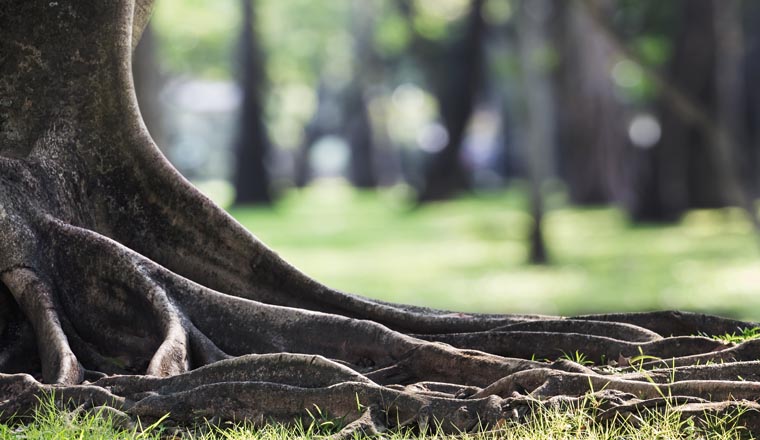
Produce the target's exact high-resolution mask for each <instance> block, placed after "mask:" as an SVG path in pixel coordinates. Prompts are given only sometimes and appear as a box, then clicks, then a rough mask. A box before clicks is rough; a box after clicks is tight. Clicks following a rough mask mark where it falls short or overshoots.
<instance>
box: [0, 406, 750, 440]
mask: <svg viewBox="0 0 760 440" xmlns="http://www.w3.org/2000/svg"><path fill="white" fill-rule="evenodd" d="M599 405H600V402H598V401H595V400H594V399H593V398H591V397H588V398H586V399H583V401H582V402H580V403H579V404H575V405H566V406H563V407H554V408H552V409H546V410H540V411H535V412H533V416H531V417H527V419H526V418H525V415H526V414H527V413H529V412H530V411H529V408H528V407H523V408H521V409H516V415H517V416H518V417H520V418H522V419H523V422H522V423H515V422H512V421H505V422H504V423H503V424H501V425H500V426H499V427H498V428H496V429H494V430H491V431H482V432H480V433H475V434H464V433H463V434H459V435H457V436H446V435H443V434H436V433H435V432H436V431H437V429H435V428H433V429H432V433H427V434H422V435H415V434H413V433H411V432H409V431H408V432H401V433H396V434H389V435H387V437H386V438H387V439H389V440H406V439H425V440H433V439H441V440H443V439H452V440H453V439H454V438H456V439H459V440H496V439H499V440H518V439H521V440H549V439H551V440H565V439H566V440H571V439H587V440H602V439H609V440H620V439H626V440H651V439H660V440H671V439H672V440H676V439H679V440H680V439H709V440H734V439H737V440H738V439H746V438H752V437H751V436H749V435H748V434H749V433H748V432H746V430H745V429H744V428H742V427H741V426H740V425H739V424H738V421H739V418H740V416H741V413H739V412H736V413H733V414H726V415H724V416H721V417H717V416H710V415H705V416H704V417H700V418H696V419H685V420H682V418H681V417H680V415H679V414H678V413H677V412H676V411H674V410H673V409H672V408H671V407H668V408H666V409H665V410H664V411H662V412H655V411H649V410H643V411H642V412H640V413H639V414H636V415H634V416H630V417H629V418H627V419H623V418H618V419H615V420H613V422H612V423H603V424H602V423H597V422H595V421H594V420H595V417H596V415H597V414H598V411H600V409H599ZM333 426H334V425H333V424H326V421H325V419H324V417H323V416H322V415H313V416H312V419H311V421H308V420H307V421H306V422H304V423H302V424H300V425H296V426H293V427H285V426H282V425H275V424H272V425H268V426H266V427H265V428H263V429H254V428H252V427H251V426H249V425H245V424H240V425H229V426H225V427H214V426H208V425H204V426H201V427H200V428H199V429H197V430H193V431H174V432H172V431H170V430H168V429H166V428H165V427H162V426H160V425H159V424H153V425H150V426H147V427H145V428H143V429H140V428H131V429H124V428H118V427H116V426H115V424H114V423H113V422H112V421H111V419H109V418H108V417H104V416H103V414H98V413H94V414H93V413H72V412H67V411H64V410H61V409H59V408H57V407H56V405H55V404H53V403H52V400H49V401H45V402H43V403H42V405H41V406H40V408H39V410H38V411H37V414H35V416H34V422H33V423H31V424H25V425H15V426H14V425H0V440H20V439H24V440H50V439H60V440H95V439H97V440H107V439H108V440H110V439H119V440H163V439H177V440H178V439H193V440H276V439H318V438H323V437H324V435H327V434H330V433H333V432H335V430H334V429H332V428H333Z"/></svg>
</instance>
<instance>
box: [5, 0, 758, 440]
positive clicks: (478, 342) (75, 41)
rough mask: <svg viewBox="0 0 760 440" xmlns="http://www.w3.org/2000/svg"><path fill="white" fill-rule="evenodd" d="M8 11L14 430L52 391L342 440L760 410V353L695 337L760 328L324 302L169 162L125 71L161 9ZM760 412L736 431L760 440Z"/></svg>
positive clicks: (669, 317)
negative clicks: (312, 425)
mask: <svg viewBox="0 0 760 440" xmlns="http://www.w3.org/2000/svg"><path fill="white" fill-rule="evenodd" d="M3 1H4V3H3V10H5V11H13V13H12V14H10V13H6V14H0V57H2V59H1V60H0V61H1V62H0V78H1V79H0V96H1V97H2V98H0V99H1V100H0V121H2V131H0V188H2V191H0V422H6V421H8V420H18V419H14V417H21V416H25V415H28V414H30V412H31V411H32V410H33V409H34V408H35V407H36V406H37V404H38V403H39V402H40V399H39V398H40V397H41V396H43V395H46V394H50V393H54V396H55V399H56V401H57V402H58V403H59V404H60V405H62V406H67V405H69V406H70V405H73V407H75V408H79V409H84V410H87V409H93V408H97V407H103V406H105V407H108V408H111V409H110V410H109V413H110V414H118V415H119V416H120V417H123V418H125V419H127V420H130V419H131V418H135V417H140V418H141V419H142V420H143V421H145V422H149V421H152V420H157V419H159V418H161V417H164V416H165V415H166V414H169V418H170V421H172V422H174V423H176V424H184V425H192V424H194V423H197V422H198V421H199V419H203V418H206V419H212V420H214V421H237V422H239V421H242V420H247V421H249V422H250V423H252V424H254V425H261V424H263V423H267V422H270V421H275V422H282V423H293V422H295V421H298V420H302V419H305V418H308V412H307V410H308V409H309V408H310V407H312V406H313V405H317V406H318V407H319V408H321V409H323V410H325V411H327V412H328V413H329V414H332V415H335V416H336V417H342V418H343V419H344V420H345V422H346V423H347V425H346V426H345V427H344V428H343V429H342V430H341V431H339V432H337V433H336V436H335V438H352V436H353V435H355V434H356V433H360V432H364V433H370V434H372V433H379V432H382V431H383V430H386V429H407V428H409V429H412V430H416V431H417V432H420V433H423V432H425V431H426V430H428V428H429V427H430V426H432V425H434V423H430V422H435V421H440V422H441V425H440V426H441V429H443V430H444V431H445V432H459V433H461V432H463V431H470V430H474V429H478V428H482V427H488V426H490V427H498V426H502V425H503V424H504V423H505V420H516V421H519V417H518V416H517V414H520V412H522V413H525V411H526V409H532V408H536V402H538V404H539V405H545V406H551V405H554V404H557V402H558V399H554V397H557V396H560V397H561V398H562V399H564V400H562V399H560V400H562V401H568V399H570V400H572V399H578V398H579V397H581V396H585V395H587V394H589V393H592V394H593V393H598V391H595V390H605V393H607V394H605V395H607V396H609V395H610V393H612V394H614V396H615V400H614V404H613V405H612V406H611V407H610V410H609V411H606V412H605V413H604V414H605V416H610V415H614V413H615V411H617V409H616V408H621V411H622V412H623V413H625V412H629V413H630V412H631V411H632V409H631V408H633V407H636V406H637V405H638V406H639V407H642V408H644V409H646V408H647V405H657V404H659V405H662V404H663V400H662V399H660V400H659V401H658V400H657V399H658V394H657V393H658V392H660V390H661V388H659V387H662V388H664V389H666V390H667V392H668V394H669V395H672V396H674V398H675V399H676V400H674V401H673V402H676V404H671V407H673V408H676V409H677V410H679V409H680V410H682V411H683V413H684V415H685V416H689V415H691V414H693V411H692V412H689V411H690V407H688V406H685V405H680V404H677V403H678V402H683V401H687V402H690V403H693V402H694V401H699V402H701V403H702V406H701V407H700V408H701V409H704V410H712V411H714V412H718V413H721V412H725V411H727V408H728V407H731V408H736V407H745V408H750V409H756V407H757V404H754V403H749V402H742V401H734V400H732V402H727V401H728V400H729V399H742V398H747V399H749V398H752V399H754V398H755V397H756V396H757V393H758V391H760V382H758V381H760V377H758V375H757V371H758V369H757V362H746V361H749V360H750V359H752V360H754V359H757V358H758V356H759V355H760V353H758V350H759V349H760V346H759V344H757V342H756V341H748V342H745V343H743V344H738V345H734V344H724V343H722V342H719V341H716V340H713V339H711V338H707V337H702V336H691V335H695V334H697V333H700V334H707V335H716V334H723V333H726V332H733V331H735V329H736V328H737V327H747V328H751V327H754V326H757V325H758V324H756V323H749V322H739V321H734V320H730V319H725V318H718V317H711V316H705V315H700V314H690V313H677V312H661V313H645V314H619V315H597V316H580V317H576V318H574V319H558V318H551V317H544V316H525V315H477V314H463V313H452V312H444V311H439V310H432V309H427V308H422V307H415V306H407V305H400V304H390V303H384V302H381V301H376V300H371V299H368V298H363V297H360V296H356V295H350V294H346V293H342V292H338V291H335V290H332V289H330V288H328V287H326V286H323V285H321V284H319V283H317V282H316V281H314V280H312V279H310V278H308V277H307V276H306V275H304V274H302V273H301V272H299V271H298V270H296V269H295V268H293V267H292V266H290V265H288V264H287V263H286V262H284V261H283V260H282V259H280V258H279V257H278V256H277V254H276V253H274V252H273V251H271V250H270V249H268V248H267V247H266V246H265V245H264V244H262V243H261V242H260V241H258V240H257V239H256V238H255V237H254V236H253V235H251V234H250V233H249V232H248V231H247V230H245V229H244V228H243V227H242V226H241V225H239V224H238V223H236V222H235V221H234V220H233V219H232V218H231V217H229V216H228V215H227V214H226V213H225V212H224V211H223V210H221V209H220V208H219V207H217V206H215V205H214V204H213V203H212V202H210V201H209V200H208V199H207V198H205V197H204V196H203V195H201V194H200V193H199V192H198V191H197V190H196V189H195V188H193V187H192V186H191V185H190V184H189V183H188V182H187V181H186V180H184V179H183V178H182V177H181V176H180V175H179V174H178V173H177V172H176V170H174V169H173V168H172V167H171V165H170V164H169V163H168V162H167V161H166V160H165V159H164V157H163V156H162V155H161V154H160V152H159V150H158V149H157V147H156V146H155V145H154V143H153V141H152V140H151V138H150V136H149V135H148V132H147V130H146V129H145V126H144V124H143V123H142V121H141V119H140V115H139V112H138V110H137V104H136V100H135V95H134V90H133V86H132V78H131V73H130V69H131V66H130V60H131V52H132V48H133V47H134V42H135V41H136V39H137V36H138V35H139V33H140V31H141V29H142V28H143V26H144V25H145V23H146V22H147V13H148V11H149V6H150V5H148V4H146V3H135V2H134V1H132V0H119V1H116V0H114V1H111V2H101V1H97V0H77V1H75V0H59V1H57V2H48V1H29V0H3ZM6 7H7V8H6ZM663 335H664V336H663ZM575 350H579V351H580V352H588V353H589V354H590V355H591V356H593V358H594V360H595V361H597V362H600V363H601V362H603V360H604V359H621V360H623V359H630V358H631V357H632V356H636V355H638V354H640V353H641V352H645V353H653V354H654V355H656V356H659V357H661V358H663V361H662V363H663V364H664V365H665V366H666V369H665V370H662V369H661V368H660V366H661V364H660V363H659V362H650V363H648V364H646V365H645V366H642V367H643V368H647V369H649V370H651V371H648V372H646V373H641V372H638V373H637V372H636V371H631V370H630V369H626V368H624V367H621V368H620V369H618V370H610V369H609V368H597V369H590V368H586V367H583V366H581V365H578V364H575V363H572V362H569V361H564V360H562V361H557V362H553V363H549V362H538V361H534V360H529V359H530V358H533V357H536V356H538V357H543V356H545V357H548V358H556V357H559V356H560V355H561V353H562V351H565V352H573V351H575ZM697 363H698V364H699V365H701V366H700V367H692V366H690V365H692V364H697ZM710 364H712V365H710ZM737 376H739V377H742V378H744V379H746V380H745V381H736V377H737ZM670 377H675V378H676V379H677V380H676V381H675V382H672V383H667V384H663V385H659V387H658V385H655V384H656V383H659V381H665V380H668V379H667V378H670ZM599 397H601V396H599ZM536 399H538V400H536ZM678 399H680V400H678ZM669 403H670V402H669ZM700 414H701V413H700ZM758 414H760V412H758V411H747V412H744V413H743V415H742V419H741V420H742V422H743V423H746V424H747V425H748V426H749V427H750V430H752V431H753V432H758V428H759V427H760V417H758Z"/></svg>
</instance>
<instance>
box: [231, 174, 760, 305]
mask: <svg viewBox="0 0 760 440" xmlns="http://www.w3.org/2000/svg"><path fill="white" fill-rule="evenodd" d="M406 196H407V194H406V193H405V192H404V190H403V189H400V188H399V189H395V190H385V191H380V192H356V191H354V190H352V189H350V188H349V187H344V186H341V185H340V184H330V183H328V184H322V185H316V186H314V187H310V188H307V189H305V190H302V191H293V192H290V193H288V194H287V195H286V196H285V197H284V198H283V199H282V201H281V202H279V203H278V204H277V205H276V207H275V208H274V209H258V208H235V209H232V210H231V213H232V214H233V215H234V216H235V217H236V218H237V219H238V220H239V221H241V222H242V223H243V224H244V225H245V226H246V227H248V228H249V229H250V230H251V231H253V232H254V233H255V234H256V235H257V236H258V237H259V238H260V239H261V240H263V241H264V242H265V243H266V244H267V245H269V246H270V247H271V248H273V249H275V250H276V251H277V252H278V253H279V254H280V255H281V256H282V257H284V258H285V259H286V260H287V261H289V262H290V263H292V264H294V265H295V266H296V267H298V268H299V269H301V270H302V271H304V272H306V273H307V274H309V275H310V276H312V277H313V278H316V279H317V280H319V281H321V282H323V283H325V284H327V285H330V286H332V287H335V288H339V289H342V290H345V291H348V292H352V293H359V294H362V295H366V296H371V297H376V298H381V299H384V300H388V301H394V302H403V303H412V304H419V305H427V306H431V307H437V308H445V309H454V310H458V311H477V312H491V313H528V312H529V313H542V314H558V315H565V316H567V315H574V314H580V313H596V312H609V311H618V312H621V311H638V310H662V309H680V310H692V311H702V312H708V313H715V314H721V315H728V316H733V317H737V318H742V319H747V320H760V295H758V286H760V258H759V257H760V248H758V245H757V243H758V241H757V239H756V238H755V237H754V235H753V233H752V229H751V226H750V224H749V222H748V221H747V220H746V217H745V216H744V214H743V213H742V212H741V211H740V210H737V209H714V210H696V211H691V212H689V213H688V214H687V215H686V216H684V217H683V218H682V219H681V221H679V222H678V223H675V224H668V225H655V224H649V225H632V224H631V223H630V222H629V221H628V220H627V219H626V217H625V215H624V214H623V213H622V211H620V210H618V209H616V208H614V207H599V208H576V207H568V206H566V204H565V203H564V200H563V197H562V195H561V194H560V193H556V195H555V196H553V197H552V198H551V199H550V201H549V205H550V206H551V208H550V211H549V214H548V216H547V220H546V235H547V241H548V246H549V252H550V254H551V258H552V264H550V265H548V266H531V265H527V264H525V261H526V260H527V241H526V238H525V237H526V234H527V231H528V227H529V222H530V217H529V216H528V215H527V213H526V208H525V207H526V206H527V202H526V200H524V197H523V196H522V193H521V192H520V191H519V189H516V190H512V191H508V192H504V191H497V192H490V193H482V194H473V195H471V196H468V197H464V198H462V199H459V200H456V201H452V202H446V203H440V204H431V205H427V206H424V207H422V208H419V209H412V208H410V207H409V205H408V204H407V203H406V202H407V198H406Z"/></svg>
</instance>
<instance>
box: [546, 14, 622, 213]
mask: <svg viewBox="0 0 760 440" xmlns="http://www.w3.org/2000/svg"><path fill="white" fill-rule="evenodd" d="M555 6H556V7H557V8H559V11H558V17H559V20H561V22H560V26H559V32H558V33H557V37H556V40H557V45H558V52H559V54H560V56H561V60H560V66H559V71H558V75H557V87H558V90H557V104H558V105H557V118H558V131H559V134H558V139H559V151H558V154H559V166H560V169H559V172H560V175H561V176H562V178H563V179H564V181H565V182H566V184H567V189H568V193H569V197H570V201H571V202H572V203H574V204H578V205H589V204H601V203H607V202H610V201H612V200H619V199H621V198H623V197H625V195H624V193H625V190H624V188H623V186H624V184H623V182H622V180H623V179H622V176H623V173H624V167H623V157H622V156H623V154H625V152H626V151H625V150H626V148H627V146H628V143H627V133H626V127H625V117H626V116H625V112H624V109H623V107H622V105H621V103H620V101H619V99H618V98H617V97H616V95H615V84H614V83H613V81H612V76H611V74H610V71H611V69H612V67H613V64H614V62H615V61H616V56H615V55H616V52H615V49H614V47H613V46H612V45H611V44H610V42H609V40H608V39H607V38H606V37H605V36H604V35H601V34H600V33H599V31H598V30H597V29H596V28H595V26H593V23H592V22H591V19H590V18H589V16H588V14H586V13H585V12H584V10H583V7H582V5H581V4H580V3H579V2H578V1H560V2H555ZM602 6H603V7H604V8H605V9H608V7H609V6H611V3H610V2H609V1H606V2H604V4H603V5H602Z"/></svg>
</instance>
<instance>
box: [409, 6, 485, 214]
mask: <svg viewBox="0 0 760 440" xmlns="http://www.w3.org/2000/svg"><path fill="white" fill-rule="evenodd" d="M484 3H485V2H484V0H472V2H471V6H470V12H469V15H468V17H467V24H466V29H465V30H464V33H463V36H462V37H461V38H460V39H458V40H455V41H453V42H451V43H450V44H451V45H450V47H449V48H448V50H447V51H446V53H445V54H444V56H442V57H440V59H439V60H438V62H437V65H435V66H430V67H429V69H428V70H429V73H428V74H429V76H431V78H432V83H433V88H434V93H435V96H436V99H437V101H438V105H439V107H440V112H441V119H442V120H443V125H444V127H446V130H447V132H448V135H449V138H448V142H447V143H446V146H444V147H443V149H442V150H441V151H439V152H437V153H435V154H434V155H433V156H431V157H430V161H429V162H428V164H427V166H426V168H425V177H424V183H423V186H422V188H421V191H420V193H419V194H418V196H417V201H418V202H420V203H424V202H429V201H434V200H445V199H449V198H451V197H453V196H455V195H456V194H457V193H459V192H461V191H464V190H468V189H470V172H469V171H468V170H467V169H466V167H465V165H464V164H463V163H462V158H461V155H462V146H463V141H464V137H465V134H466V131H467V124H469V122H470V116H471V115H472V113H473V110H474V109H475V104H476V99H477V95H478V92H479V91H480V90H481V88H480V86H481V82H482V75H483V67H484V54H483V38H484V34H485V27H486V24H485V21H484V20H483V4H484Z"/></svg>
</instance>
